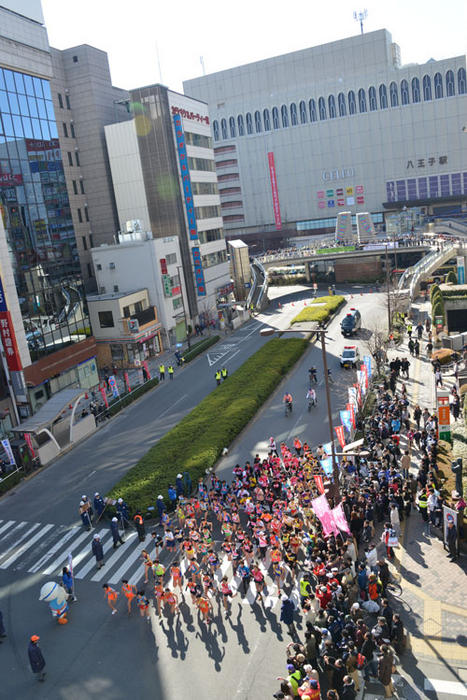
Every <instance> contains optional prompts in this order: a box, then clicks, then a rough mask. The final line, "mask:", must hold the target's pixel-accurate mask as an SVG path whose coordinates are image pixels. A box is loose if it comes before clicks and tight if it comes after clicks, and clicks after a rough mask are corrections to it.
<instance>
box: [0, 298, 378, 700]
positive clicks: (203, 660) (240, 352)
mask: <svg viewBox="0 0 467 700" xmlns="http://www.w3.org/2000/svg"><path fill="white" fill-rule="evenodd" d="M338 291H339V290H338ZM353 294H354V298H353V299H349V302H351V303H352V304H355V306H358V308H359V309H360V310H361V312H362V318H363V324H362V325H363V328H364V329H365V328H368V326H371V325H373V324H374V323H376V322H377V321H378V320H379V319H380V318H381V317H382V315H383V314H384V307H383V305H382V304H383V295H376V294H373V293H372V294H370V293H365V294H364V295H363V296H360V291H359V290H357V289H355V290H353ZM300 297H303V293H299V294H298V295H296V296H295V297H294V299H295V301H293V302H292V301H291V300H289V301H290V305H285V307H284V308H283V310H282V311H281V312H274V313H273V312H270V313H267V314H264V315H261V316H260V317H259V319H254V320H252V321H250V322H249V323H248V324H246V325H245V326H244V327H243V328H242V329H240V330H239V331H237V332H236V333H234V334H231V335H229V336H228V338H226V340H225V341H222V342H221V343H220V344H219V345H217V346H215V347H214V348H213V352H211V353H209V354H208V356H204V355H203V356H201V357H200V358H198V359H197V360H195V361H194V362H193V363H192V364H190V365H188V366H187V367H186V368H184V369H183V370H182V372H180V374H178V375H176V376H175V379H174V381H173V383H172V384H170V383H169V382H168V380H166V382H165V385H163V386H161V387H159V388H157V389H156V390H155V391H153V392H151V393H150V394H148V395H146V396H145V397H143V398H142V399H141V400H140V401H139V402H138V403H137V404H136V405H135V406H133V407H130V408H127V409H125V410H124V411H123V412H122V413H121V414H120V415H119V416H118V417H116V418H115V419H114V420H113V421H111V422H110V423H109V424H108V425H107V426H105V427H104V428H103V429H101V430H100V431H99V432H98V433H97V434H95V435H94V436H93V437H91V438H90V439H89V440H87V441H86V442H84V443H83V444H81V445H80V446H78V447H77V448H75V450H73V451H71V452H70V453H69V454H67V455H65V456H64V457H63V458H62V459H61V460H58V461H57V462H56V463H55V464H53V465H52V466H51V467H49V468H48V469H46V470H44V471H43V472H42V473H41V474H39V475H38V476H37V477H35V478H33V479H32V480H31V481H29V482H28V483H26V484H23V485H22V486H21V487H19V488H18V489H16V490H15V493H12V494H11V495H7V496H5V497H4V498H3V499H2V502H1V504H0V517H1V519H2V522H0V544H1V545H2V552H3V553H2V555H1V557H0V581H1V589H0V596H1V599H0V606H1V609H2V611H3V614H4V619H5V622H6V624H7V631H8V635H9V636H8V640H5V641H4V644H3V645H2V649H1V654H2V655H1V657H0V658H1V659H2V663H1V665H2V671H3V672H2V678H5V679H6V680H5V683H6V689H7V691H9V692H10V695H11V694H12V693H13V694H16V695H17V696H18V697H23V698H29V697H35V698H37V697H42V698H52V699H54V698H67V699H73V698H76V699H78V698H83V697H85V698H94V697H99V698H104V699H105V698H126V697H128V695H129V694H131V693H134V691H135V688H137V689H138V696H141V697H142V696H143V695H145V694H150V696H151V697H161V698H165V697H167V698H169V697H170V698H173V697H177V698H178V697H183V696H184V695H185V694H190V695H192V694H193V693H196V694H197V695H198V696H199V697H205V696H206V689H207V688H211V689H212V690H213V692H214V695H215V694H216V690H215V688H216V685H217V684H221V687H222V688H229V689H230V690H229V695H230V696H232V697H238V698H245V697H249V698H252V699H253V698H258V699H259V698H263V697H267V696H269V694H270V689H271V681H272V678H271V669H272V668H282V667H283V663H284V643H283V641H284V636H283V633H282V630H281V625H280V624H279V623H278V611H279V605H278V602H277V597H276V596H274V595H270V596H269V597H268V600H267V601H266V604H265V615H264V614H263V611H262V609H261V608H260V607H259V606H257V605H252V602H253V601H252V600H251V599H250V598H249V596H247V598H246V599H245V600H244V601H243V602H241V603H237V602H236V601H235V602H234V606H233V610H234V611H233V614H232V617H231V618H230V619H229V620H228V621H227V620H224V619H223V617H222V615H219V614H217V615H216V616H215V618H214V623H213V624H212V626H211V629H210V631H208V630H207V629H206V627H205V626H204V625H202V624H199V623H198V621H197V620H196V613H195V612H194V611H193V610H192V606H191V603H189V602H188V603H187V605H184V606H182V617H181V619H179V620H178V621H177V623H176V624H175V626H174V627H170V626H168V624H167V621H165V622H164V624H159V623H158V622H157V620H156V619H155V618H154V617H153V618H152V622H151V625H150V626H149V625H147V624H146V623H145V622H144V620H141V619H140V618H139V617H137V616H136V611H135V612H134V613H133V616H132V617H131V618H130V619H127V615H126V613H125V612H124V610H123V607H122V601H121V600H120V601H119V607H120V613H119V614H118V615H117V616H116V617H112V616H111V615H110V610H109V608H108V607H107V605H106V603H105V600H104V595H103V590H102V587H101V586H102V583H104V582H106V581H107V582H109V583H110V584H111V585H113V586H114V587H116V588H117V589H119V584H120V581H121V579H122V578H123V577H126V578H128V579H129V581H130V582H131V583H136V582H137V581H138V580H141V579H142V574H143V568H142V564H141V561H140V560H139V554H140V551H141V549H142V545H141V544H139V543H137V542H136V541H135V540H136V537H135V534H134V533H133V532H132V533H131V534H130V535H128V536H127V538H126V542H125V544H124V545H123V546H121V547H120V548H119V549H117V550H116V551H115V552H113V551H112V550H111V540H110V536H109V533H108V529H107V525H103V526H102V527H101V528H98V531H99V532H101V531H102V532H101V534H102V536H103V543H104V550H105V551H106V552H108V554H107V555H106V566H105V567H104V569H103V570H102V571H99V572H98V573H96V571H95V566H94V559H93V557H92V556H91V553H90V542H91V539H92V533H86V532H84V531H83V530H82V529H81V528H80V526H79V524H77V523H78V513H77V506H78V502H79V498H80V496H81V494H82V493H87V494H88V495H91V496H92V495H93V493H94V491H95V490H99V491H100V492H101V493H105V491H106V489H108V488H109V487H110V486H111V485H112V484H113V483H114V482H115V481H116V480H117V479H118V478H119V477H120V475H121V474H122V473H124V471H125V470H126V469H127V468H128V466H131V464H133V463H134V462H135V461H136V460H137V459H138V458H139V456H141V454H143V453H144V452H145V451H146V449H147V448H148V447H149V446H150V445H151V444H152V443H153V442H154V441H155V440H156V439H157V438H158V437H160V436H161V435H163V434H164V433H165V432H166V430H168V429H169V428H170V427H172V425H174V424H175V423H176V422H177V421H178V420H180V418H181V417H182V416H183V415H184V414H185V413H186V412H188V410H190V409H191V408H192V407H193V406H194V405H196V404H197V403H198V402H199V400H200V398H202V397H203V396H204V395H206V394H207V393H208V392H209V391H211V390H212V389H213V388H214V378H213V369H214V365H213V363H215V362H216V355H215V352H217V353H218V354H220V352H225V349H226V346H231V349H228V352H227V354H226V355H224V356H223V357H221V358H219V362H221V363H222V364H226V366H227V367H228V369H229V371H230V373H231V372H232V371H234V369H235V368H236V367H238V366H239V365H240V364H241V363H242V362H243V361H244V360H245V359H246V358H247V357H248V356H249V355H250V354H251V353H252V352H254V351H255V350H256V349H257V348H258V347H260V345H261V344H262V343H264V342H265V339H264V338H262V337H261V336H260V335H259V330H260V328H261V327H262V326H263V324H266V325H271V326H273V327H280V328H283V327H284V319H286V318H287V317H289V318H291V317H292V316H293V315H294V314H295V313H297V312H298V311H299V310H300V308H302V307H303V301H302V300H298V298H300ZM283 302H284V300H283ZM292 303H293V306H292ZM344 313H345V307H344V309H343V310H341V312H340V313H339V314H338V317H337V318H336V319H334V320H333V321H332V322H331V324H330V326H329V333H328V341H327V348H328V363H329V367H331V368H332V372H333V376H334V378H335V383H334V384H333V385H332V387H331V388H332V404H333V414H334V416H337V411H338V410H339V409H340V408H342V407H343V406H344V404H345V402H346V387H347V385H348V384H349V383H351V382H352V381H353V377H354V370H341V369H340V367H339V363H338V359H337V358H338V355H339V353H340V350H341V348H342V347H343V345H344V344H347V341H344V340H343V338H342V336H341V334H340V328H339V322H340V318H342V316H343V314H344ZM360 334H361V335H364V334H365V331H364V330H362V331H361V332H360ZM356 342H357V344H358V345H359V346H360V350H361V354H364V352H365V347H364V343H363V342H362V341H361V340H360V339H357V341H356ZM220 345H222V346H224V350H221V349H220ZM311 364H314V365H316V367H317V369H318V387H317V393H318V406H317V407H315V408H314V409H312V411H311V412H310V413H308V411H307V409H306V401H305V393H306V386H307V377H308V371H307V370H308V367H309V366H310V365H311ZM285 389H288V390H289V391H291V393H292V394H293V396H294V402H295V408H294V412H293V415H292V416H291V417H288V418H286V417H285V416H284V412H283V407H282V403H281V398H282V395H283V393H284V390H285ZM328 434H329V433H328V430H327V425H326V411H325V398H324V387H323V372H322V363H321V350H320V349H319V348H318V347H315V346H313V345H312V346H311V347H310V350H309V351H307V353H306V354H305V356H304V357H303V358H302V360H301V361H300V362H299V363H298V365H297V366H296V367H295V368H294V370H293V372H292V373H291V374H290V375H289V377H288V378H287V379H286V380H284V382H282V384H281V385H280V386H279V388H278V390H277V391H276V392H275V394H274V395H273V396H272V397H271V399H270V400H269V401H268V402H267V404H266V405H265V407H264V408H263V410H262V411H260V413H259V414H258V416H257V418H256V419H255V420H254V421H252V423H251V425H250V426H249V427H248V428H247V429H246V430H245V431H244V432H243V433H242V435H241V436H240V438H239V439H238V440H237V441H236V443H235V444H234V445H233V446H232V448H231V451H230V454H229V455H228V456H227V457H226V458H225V459H224V460H223V462H222V463H221V465H220V466H219V473H220V475H222V476H224V477H226V478H229V479H230V469H231V467H232V466H233V465H234V464H235V463H236V462H237V461H240V460H243V459H246V458H249V457H252V456H254V454H255V453H256V452H257V451H262V452H264V448H265V438H266V439H267V438H268V437H269V436H270V435H274V436H275V437H276V439H277V440H282V439H286V440H289V441H290V438H293V436H294V435H299V436H300V437H301V438H303V439H307V440H308V442H309V443H310V444H317V443H319V442H326V441H328V439H329V437H328ZM156 495H157V494H155V497H156ZM109 549H110V551H109ZM70 550H71V551H72V553H73V557H74V562H75V576H76V589H77V596H78V602H77V603H73V604H72V606H71V608H72V609H71V612H70V623H69V625H67V626H66V627H63V628H60V627H58V626H57V625H56V622H55V621H54V620H52V618H51V616H50V613H49V611H48V608H47V605H46V604H45V603H41V602H39V601H38V597H39V590H40V587H41V585H43V583H44V582H45V581H47V580H54V579H56V577H57V575H58V573H59V572H60V570H61V567H62V566H63V565H64V564H65V563H66V556H67V553H68V551H70ZM164 554H165V557H166V558H165V559H164V563H165V565H167V563H168V562H167V561H166V559H167V555H166V553H164ZM223 568H228V562H227V567H226V565H225V564H224V565H223ZM226 573H228V572H226ZM187 600H188V598H187ZM217 605H218V604H217V603H216V604H215V611H216V609H217ZM260 632H266V634H261V633H260ZM270 632H272V634H271V633H270ZM32 633H37V634H39V635H40V636H41V646H42V649H43V652H44V656H45V658H46V661H47V669H48V673H49V675H48V679H47V683H46V684H45V685H44V686H40V687H35V686H34V684H33V679H32V677H31V675H30V673H29V671H28V667H27V659H26V644H25V640H27V638H28V637H29V636H30V634H32ZM278 642H279V643H278ZM180 661H183V662H184V664H185V666H184V667H183V671H182V672H181V670H182V667H181V666H180ZM136 668H137V669H138V671H137V674H136V675H135V672H134V669H136ZM213 684H214V685H213ZM13 689H14V690H13Z"/></svg>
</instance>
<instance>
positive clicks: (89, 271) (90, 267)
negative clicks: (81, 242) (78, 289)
mask: <svg viewBox="0 0 467 700" xmlns="http://www.w3.org/2000/svg"><path fill="white" fill-rule="evenodd" d="M86 265H87V268H88V277H92V276H93V274H92V265H91V263H86Z"/></svg>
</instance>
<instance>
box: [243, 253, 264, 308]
mask: <svg viewBox="0 0 467 700" xmlns="http://www.w3.org/2000/svg"><path fill="white" fill-rule="evenodd" d="M250 267H251V275H252V279H253V282H252V285H251V289H250V293H249V294H248V298H247V308H248V309H250V308H251V307H252V306H253V308H254V309H256V310H258V311H260V310H261V309H262V308H263V306H264V305H265V304H266V302H267V291H268V276H267V273H266V270H265V269H264V267H263V265H262V264H261V262H260V261H259V260H257V259H256V258H253V261H252V263H251V265H250Z"/></svg>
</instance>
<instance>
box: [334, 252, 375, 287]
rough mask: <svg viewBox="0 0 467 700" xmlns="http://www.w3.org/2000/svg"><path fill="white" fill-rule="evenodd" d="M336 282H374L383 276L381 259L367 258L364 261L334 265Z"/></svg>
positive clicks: (349, 261) (350, 261)
mask: <svg viewBox="0 0 467 700" xmlns="http://www.w3.org/2000/svg"><path fill="white" fill-rule="evenodd" d="M334 273H335V275H336V282H353V281H358V282H359V281H360V280H361V281H364V280H374V279H375V278H376V277H381V276H382V274H383V270H382V265H381V259H380V258H379V257H374V258H365V259H363V260H358V261H356V260H348V261H346V262H344V261H342V262H336V263H335V264H334Z"/></svg>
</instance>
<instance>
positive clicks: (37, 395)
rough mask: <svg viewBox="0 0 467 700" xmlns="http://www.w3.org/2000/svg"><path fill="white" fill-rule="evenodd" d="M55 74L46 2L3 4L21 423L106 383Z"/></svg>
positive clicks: (4, 186) (6, 280)
mask: <svg viewBox="0 0 467 700" xmlns="http://www.w3.org/2000/svg"><path fill="white" fill-rule="evenodd" d="M52 77H53V65H52V58H51V53H50V48H49V45H48V40H47V33H46V30H45V27H44V25H43V18H42V11H41V4H40V1H39V0H23V1H22V2H12V1H10V0H0V218H1V220H2V221H1V225H0V250H1V251H2V255H1V256H0V279H1V280H2V287H3V293H4V294H3V295H2V297H3V298H2V300H1V304H0V306H1V309H0V315H1V323H0V330H1V339H2V345H3V351H4V352H3V358H4V370H3V378H2V381H3V389H2V397H0V399H1V400H3V401H4V402H8V401H9V397H11V396H12V395H13V394H14V395H15V397H16V404H17V405H18V411H19V414H20V417H26V416H27V415H29V414H30V413H31V412H32V411H34V410H35V409H36V408H37V407H38V406H39V405H41V404H42V403H44V402H45V401H46V400H47V398H48V397H49V396H50V395H51V394H53V393H55V392H56V391H58V390H60V389H61V388H63V387H65V386H69V385H70V384H74V383H78V382H79V383H80V384H81V385H82V386H92V385H94V384H96V382H97V374H96V363H95V359H94V358H95V353H96V348H95V343H94V340H93V338H92V337H86V330H85V329H86V328H87V327H88V326H89V322H88V319H87V315H86V309H85V304H84V289H83V283H82V278H81V270H80V260H79V253H78V248H77V245H76V237H75V232H74V228H73V219H72V215H71V209H70V201H69V198H68V192H67V186H66V180H65V174H64V167H63V157H62V151H61V148H60V142H59V132H58V129H57V119H56V113H55V109H54V101H53V94H52V93H53V91H52V88H51V80H52ZM1 408H3V405H0V409H1Z"/></svg>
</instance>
